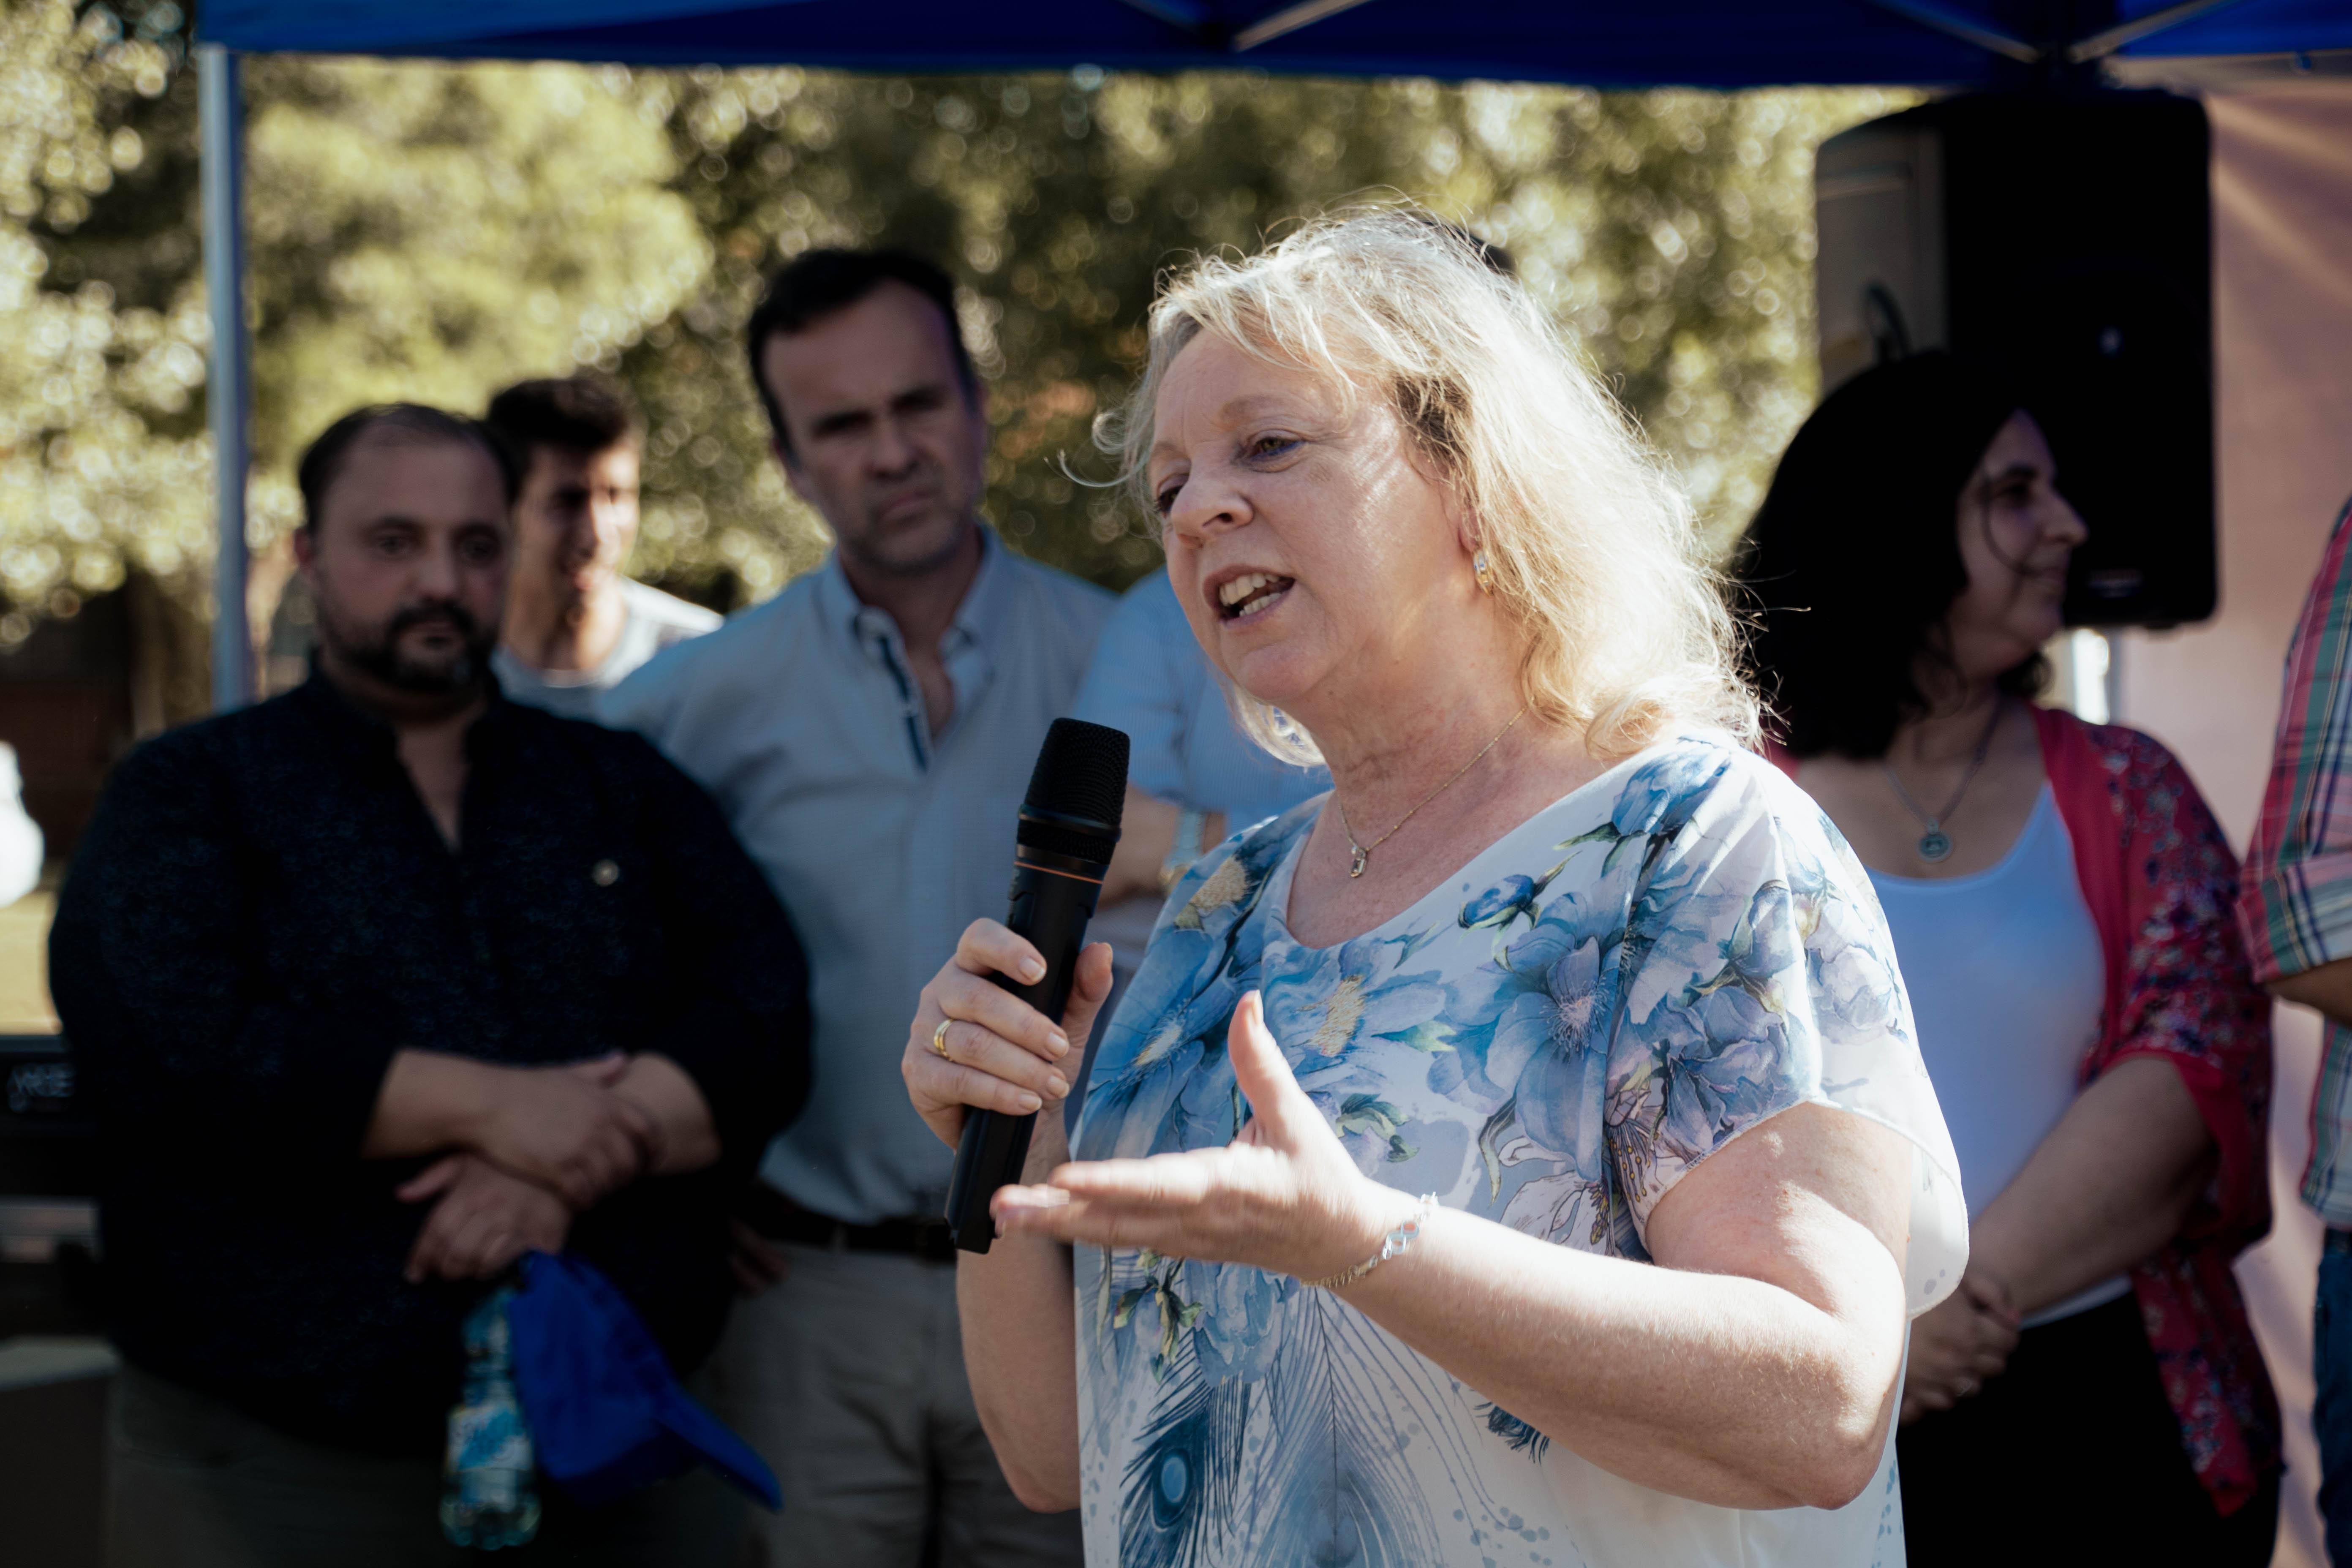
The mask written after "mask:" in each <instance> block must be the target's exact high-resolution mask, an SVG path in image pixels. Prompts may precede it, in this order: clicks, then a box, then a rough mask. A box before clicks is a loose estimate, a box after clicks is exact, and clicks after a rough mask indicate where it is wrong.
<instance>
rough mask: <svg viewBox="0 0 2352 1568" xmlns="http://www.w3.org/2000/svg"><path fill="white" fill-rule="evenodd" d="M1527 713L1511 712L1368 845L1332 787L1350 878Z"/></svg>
mask: <svg viewBox="0 0 2352 1568" xmlns="http://www.w3.org/2000/svg"><path fill="white" fill-rule="evenodd" d="M1527 716H1528V710H1527V709H1526V707H1525V706H1524V705H1522V706H1521V707H1520V709H1519V710H1518V711H1517V712H1516V713H1514V714H1512V715H1511V723H1510V724H1506V725H1504V726H1503V727H1502V728H1501V729H1499V730H1497V731H1495V738H1494V740H1492V741H1489V742H1486V744H1485V745H1483V746H1481V747H1479V748H1478V756H1477V757H1473V758H1471V759H1470V760H1469V761H1468V762H1466V763H1463V764H1462V765H1461V766H1460V767H1458V768H1456V769H1454V777H1453V778H1450V779H1447V780H1446V781H1445V782H1444V784H1439V785H1438V786H1437V787H1436V788H1435V789H1433V790H1431V791H1430V792H1429V793H1428V794H1427V795H1423V796H1422V797H1421V805H1416V806H1414V807H1413V808H1412V811H1408V812H1406V813H1405V814H1404V815H1403V816H1400V817H1398V818H1397V825H1396V826H1395V827H1391V828H1390V829H1389V830H1388V831H1387V832H1386V833H1383V834H1381V836H1380V837H1378V838H1375V839H1373V840H1372V841H1371V842H1370V844H1359V843H1357V842H1356V830H1355V829H1354V828H1352V827H1350V826H1348V807H1347V805H1346V804H1345V803H1344V802H1342V801H1341V800H1340V799H1339V791H1338V790H1336V789H1335V790H1333V791H1332V792H1331V804H1332V805H1334V806H1336V807H1338V808H1339V831H1340V832H1342V833H1345V834H1346V835H1347V836H1348V854H1349V861H1348V875H1349V878H1350V879H1353V878H1356V877H1360V876H1362V875H1363V874H1364V868H1365V867H1366V866H1368V865H1370V864H1371V859H1372V851H1373V850H1375V849H1378V848H1379V847H1381V845H1383V844H1386V843H1387V842H1388V841H1389V840H1390V839H1391V838H1394V837H1396V836H1397V832H1398V829H1399V828H1402V827H1403V826H1404V825H1405V824H1406V823H1408V822H1411V821H1412V817H1413V812H1417V811H1419V810H1420V809H1421V806H1422V805H1428V804H1429V803H1430V802H1431V801H1433V800H1435V799H1436V798H1437V797H1438V796H1439V795H1444V793H1445V792H1446V791H1447V790H1449V789H1452V788H1453V787H1454V784H1456V783H1457V782H1459V781H1460V779H1461V777H1462V775H1463V774H1464V773H1468V772H1469V771H1470V770H1471V769H1472V768H1475V767H1476V766H1477V765H1478V758H1479V757H1483V756H1485V755H1486V753H1487V752H1491V751H1493V750H1494V749H1495V747H1496V745H1497V744H1498V743H1500V742H1501V741H1502V739H1503V737H1504V736H1506V735H1507V734H1509V733H1510V732H1511V724H1516V723H1517V722H1518V721H1520V720H1522V719H1524V718H1526V717H1527Z"/></svg>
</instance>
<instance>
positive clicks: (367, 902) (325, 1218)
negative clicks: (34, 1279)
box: [50, 405, 808, 1568]
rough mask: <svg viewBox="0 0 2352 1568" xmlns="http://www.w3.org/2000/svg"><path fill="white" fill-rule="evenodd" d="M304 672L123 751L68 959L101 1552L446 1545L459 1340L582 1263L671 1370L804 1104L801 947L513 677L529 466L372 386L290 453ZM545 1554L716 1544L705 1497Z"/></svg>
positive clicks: (648, 757)
mask: <svg viewBox="0 0 2352 1568" xmlns="http://www.w3.org/2000/svg"><path fill="white" fill-rule="evenodd" d="M300 479H301V487H302V493H303V500H304V505H305V514H306V515H305V521H304V526H303V529H302V531H301V532H300V533H299V535H298V536H297V539H296V551H297V555H298V557H299V562H300V565H301V569H302V574H303V576H304V578H305V580H306V582H307V583H308V584H309V585H310V589H311V592H312V593H313V595H315V597H316V601H317V605H318V610H319V626H320V653H319V658H318V663H317V667H316V668H315V670H314V672H313V674H312V676H311V678H310V681H309V682H308V683H307V684H306V685H304V686H303V687H301V688H300V689H298V690H295V691H293V692H290V693H289V694H287V695H286V696H283V697H280V698H278V699H275V700H271V701H268V702H266V703H263V704H261V705H260V706H258V707H256V708H251V709H247V710H243V711H240V712H236V713H232V714H228V715H226V716H224V717H219V718H215V719H211V720H208V721H204V722H202V723H198V724H194V725H191V726H188V727H187V728H185V729H182V730H178V731H173V732H172V733H170V734H167V735H164V736H163V737H161V738H159V739H158V740H155V741H153V742H150V743H148V744H147V745H145V746H142V748H140V749H139V750H138V751H137V752H133V753H132V754H131V756H130V757H129V758H128V759H126V760H125V761H124V762H123V763H122V764H121V767H120V768H119V769H118V770H117V772H116V773H115V776H114V778H113V780H112V781H111V783H110V784H109V786H108V789H107V793H106V796H105V799H104V801H103V802H102V804H101V805H100V809H99V813H98V816H97V817H96V820H95V821H94V823H93V825H92V826H91V828H90V831H89V836H88V837H87V838H86V839H85V840H84V841H83V845H82V847H81V849H80V851H79V854H78V856H77V857H76V858H75V861H74V864H73V868H72V872H71V875H70V877H69V878H68V880H67V883H66V887H65V890H64V893H63V895H62V897H61V899H60V900H59V906H58V919H57V923H56V926H55V929H54V931H53V933H52V935H51V939H50V973H51V984H52V988H53V990H54V992H55V994H56V997H57V1003H58V1013H59V1015H60V1016H61V1017H62V1018H63V1020H64V1023H65V1026H66V1029H67V1033H68V1036H69V1037H71V1039H72V1040H73V1042H74V1047H75V1050H76V1053H77V1057H78V1059H79V1062H80V1063H81V1064H82V1067H83V1070H84V1072H85V1073H86V1075H87V1080H88V1082H89V1086H90V1088H91V1089H92V1091H93V1093H94V1095H95V1097H96V1100H97V1104H98V1107H99V1115H100V1125H101V1131H102V1134H103V1138H104V1142H105V1157H106V1170H107V1177H106V1186H105V1191H104V1192H103V1194H101V1195H102V1207H101V1214H102V1226H103V1241H104V1246H105V1251H106V1256H107V1260H108V1262H107V1266H108V1273H109V1277H110V1285H109V1291H108V1294H109V1300H110V1315H111V1318H112V1329H113V1332H114V1336H115V1339H116V1342H117V1343H118V1344H119V1345H120V1347H121V1351H122V1353H123V1356H124V1358H125V1361H126V1363H127V1365H126V1366H125V1368H124V1370H123V1373H122V1374H121V1378H120V1379H119V1380H118V1388H117V1392H116V1405H115V1409H114V1412H113V1427H112V1447H111V1476H110V1494H111V1495H110V1500H109V1533H110V1561H112V1562H113V1563H118V1564H130V1563H138V1564H148V1563H153V1564H167V1563H168V1564H175V1565H176V1564H188V1565H207V1568H208V1565H210V1564H214V1563H221V1564H227V1563H236V1564H267V1565H271V1568H275V1565H278V1564H288V1565H291V1564H297V1563H300V1564H310V1563H320V1564H327V1563H333V1564H337V1565H339V1568H340V1565H343V1564H358V1563H383V1564H387V1565H391V1564H406V1563H442V1562H446V1561H450V1560H452V1552H451V1551H450V1549H449V1548H447V1547H446V1546H445V1545H444V1544H443V1543H442V1542H441V1540H440V1531H439V1525H438V1521H437V1517H436V1507H437V1502H438V1496H439V1489H440V1479H439V1464H438V1452H439V1445H440V1440H441V1432H442V1423H443V1420H444V1418H445V1416H446V1412H447V1410H448V1408H449V1406H450V1405H451V1404H452V1403H453V1402H454V1401H455V1400H456V1399H457V1395H458V1393H459V1384H460V1378H461V1374H462V1371H463V1365H464V1352H463V1350H462V1347H461V1342H460V1325H461V1323H462V1321H463V1320H464V1318H465V1316H466V1315H467V1312H468V1311H469V1310H471V1308H472V1307H473V1306H474V1305H475V1304H476V1303H477V1302H478V1301H479V1300H481V1299H482V1297H483V1295H484V1294H485V1292H486V1291H487V1290H488V1289H491V1282H492V1280H493V1279H495V1277H497V1276H499V1274H500V1273H501V1272H502V1271H504V1270H505V1269H507V1268H509V1265H511V1264H512V1263H513V1262H514V1261H515V1259H516V1258H519V1257H520V1255H521V1254H522V1253H523V1252H524V1251H526V1250H528V1249H530V1248H533V1247H538V1248H544V1249H548V1250H556V1249H560V1248H563V1247H567V1246H568V1247H570V1248H571V1249H572V1251H574V1252H575V1253H576V1254H578V1255H579V1256H581V1257H583V1258H586V1259H587V1260H589V1261H590V1262H592V1263H593V1264H594V1265H595V1266H597V1267H598V1268H601V1269H603V1270H604V1272H605V1274H606V1275H607V1276H608V1277H610V1278H611V1279H612V1280H613V1281H614V1285H615V1286H616V1287H617V1288H618V1289H620V1291H621V1292H622V1294H623V1295H624V1296H625V1297H626V1298H627V1299H628V1300H630V1301H631V1303H632V1304H633V1305H634V1306H635V1308H636V1310H637V1311H638V1313H639V1314H640V1315H641V1316H642V1317H643V1318H644V1319H645V1321H646V1325H647V1327H648V1328H649V1329H650V1330H651V1331H652V1332H653V1333H654V1335H655V1337H656V1340H657V1341H658V1342H660V1344H661V1346H662V1348H663V1350H664V1351H665V1352H666V1353H667V1357H668V1359H669V1361H670V1363H671V1366H672V1369H673V1370H674V1371H675V1372H676V1373H678V1374H679V1375H681V1376H684V1375H687V1374H688V1373H691V1372H692V1371H693V1369H694V1368H695V1367H696V1365H697V1364H698V1363H699V1362H700V1361H701V1360H702V1359H703V1358H704V1357H705V1356H706V1355H707V1354H708V1353H709V1349H710V1347H711V1345H712V1344H713V1342H715V1341H716V1339H717V1337H718V1334H719V1329H720V1328H721V1326H722V1324H723V1321H724V1318H725V1315H726V1310H727V1303H728V1300H729V1295H730V1275H729V1271H728V1264H727V1257H728V1233H727V1214H728V1207H729V1200H730V1195H731V1194H732V1192H733V1191H735V1190H736V1189H737V1188H740V1186H741V1185H742V1184H743V1183H744V1182H745V1181H746V1180H747V1179H748V1177H749V1174H750V1173H751V1169H752V1168H753V1166H754V1164H755V1163H756V1162H757V1161H758V1159H759V1156H760V1153H761V1150H762V1148H763V1147H764V1146H765V1145H766V1143H767V1142H768V1140H769V1138H770V1136H771V1135H772V1133H773V1132H774V1131H775V1130H776V1129H777V1128H778V1127H779V1126H780V1125H782V1123H783V1122H784V1121H787V1120H788V1119H789V1118H790V1116H791V1115H792V1114H793V1112H794V1111H796V1110H798V1108H799V1106H800V1103H801V1101H802V1100H803V1098H804V1096H805V1093H806V1088H807V1036H808V1009H807V1002H806V996H805V984H804V981H805V974H804V972H803V964H802V959H801V952H800V948H799V946H798V944H797V942H795V941H794V939H793V932H792V930H791V928H790V925H789V924H788V922H787V921H786V919H785V916H784V913H783V910H782V908H781V906H780V905H779V904H778V903H777V901H776V899H775V896H774V895H773V894H772V892H770V890H769V889H768V886H767V884H766V882H765V881H764V880H763V879H762V878H761V875H760V873H759V871H758V870H757V869H756V868H754V867H753V866H752V864H751V861H750V860H749V859H748V858H746V857H745V855H744V854H743V851H742V850H741V848H740V847H739V846H738V845H737V843H736V841H735V839H734V837H733V836H732V835H731V833H730V831H729V829H728V827H727V825H726V823H725V822H724V821H723V819H722V818H721V817H720V816H719V812H718V810H717V808H716V807H715V806H714V805H712V803H711V802H710V800H709V797H708V796H707V795H704V794H703V792H702V791H701V790H700V788H699V787H698V786H697V785H696V784H693V783H692V782H691V781H689V780H688V778H687V777H686V776H685V775H684V774H683V773H679V772H678V771H677V769H676V768H675V767H673V766H672V765H671V764H670V763H667V762H666V761H664V760H663V759H662V758H661V757H660V756H659V755H658V754H657V753H656V752H655V751H654V750H653V748H652V747H650V746H648V745H647V744H646V743H645V742H643V741H641V740H639V739H637V738H636V737H635V736H634V735H622V734H617V733H614V732H613V731H607V730H604V729H600V728H598V727H596V726H594V725H591V724H585V723H581V722H577V721H571V720H565V719H559V718H555V717H553V716H551V715H549V714H546V713H543V712H541V711H539V710H535V709H530V708H524V707H520V706H519V705H516V704H513V703H510V702H508V701H507V700H504V699H503V698H502V697H501V696H500V695H499V690H498V687H497V683H496V681H495V679H492V678H491V676H490V675H489V673H488V658H489V655H490V652H491V648H492V647H493V645H494V641H495V638H496V636H497V628H498V626H499V607H500V599H501V596H502V595H503V592H504V587H505V574H506V561H507V552H508V539H509V533H508V510H509V506H510V505H511V503H512V500H513V493H514V478H513V468H512V466H511V463H510V461H509V459H508V458H506V457H505V455H504V454H502V453H501V452H500V451H499V449H498V448H497V447H495V446H494V445H493V443H492V442H491V441H490V440H489V439H488V437H486V436H485V434H484V433H483V432H482V430H481V428H480V427H479V426H477V425H475V424H474V423H473V422H471V421H469V420H465V419H461V418H459V417H457V416H451V415H446V414H443V413H440V412H438V411H436V410H432V409H426V408H421V407H416V406H413V405H394V406H391V407H385V408H375V409H363V410H361V411H360V412H358V413H356V414H354V415H352V416H347V417H346V418H345V419H343V420H342V421H341V422H339V423H338V424H337V425H335V426H332V427H331V428H330V429H329V430H328V431H327V433H326V434H325V435H324V436H322V437H320V439H319V441H318V443H317V444H316V445H315V446H314V447H312V448H311V450H310V452H309V453H308V454H307V455H306V456H305V458H304V459H303V462H302V466H301V474H300ZM548 1507H549V1512H548V1515H547V1521H546V1523H545V1525H544V1527H543V1528H542V1531H541V1540H540V1542H538V1543H537V1544H535V1545H533V1546H531V1547H529V1548H525V1549H523V1550H522V1552H520V1553H519V1554H510V1555H515V1556H517V1557H518V1560H519V1561H520V1562H523V1563H529V1562H535V1561H536V1562H565V1563H572V1562H580V1563H587V1562H597V1563H607V1562H609V1563H663V1564H689V1563H706V1562H707V1563H725V1562H727V1561H728V1560H729V1558H730V1555H731V1552H732V1546H733V1538H734V1536H735V1535H736V1534H737V1533H738V1532H739V1531H740V1525H741V1516H740V1513H739V1512H737V1511H735V1510H733V1509H732V1508H731V1506H730V1504H729V1503H728V1501H727V1500H725V1499H724V1498H723V1497H721V1496H720V1495H719V1494H718V1493H717V1492H716V1491H715V1490H714V1489H708V1488H707V1487H705V1486H703V1485H702V1484H700V1483H666V1484H665V1485H663V1486H660V1487H656V1488H653V1489H648V1490H646V1491H645V1492H641V1493H639V1494H637V1495H636V1496H635V1498H633V1499H630V1500H625V1501H624V1502H622V1503H620V1504H617V1505H614V1506H613V1507H612V1508H610V1509H607V1510H601V1511H600V1512H599V1513H597V1514H595V1515H583V1514H579V1513H576V1512H572V1511H569V1510H565V1509H564V1507H563V1506H562V1500H561V1499H560V1498H550V1499H549V1500H548Z"/></svg>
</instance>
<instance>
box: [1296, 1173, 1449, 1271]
mask: <svg viewBox="0 0 2352 1568" xmlns="http://www.w3.org/2000/svg"><path fill="white" fill-rule="evenodd" d="M1436 1212H1437V1194H1435V1193H1423V1194H1421V1206H1420V1207H1419V1208H1417V1209H1415V1210H1414V1211H1413V1215H1412V1218H1411V1219H1409V1220H1407V1221H1405V1222H1404V1223H1403V1224H1402V1225H1401V1226H1397V1227H1396V1228H1395V1229H1394V1230H1392V1231H1391V1232H1389V1233H1388V1235H1387V1236H1385V1237H1382V1238H1381V1249H1380V1250H1379V1251H1378V1252H1376V1253H1374V1254H1372V1256H1371V1257H1370V1258H1365V1259H1364V1260H1363V1261H1362V1262H1361V1263H1359V1264H1357V1265H1356V1266H1355V1267H1354V1268H1343V1269H1341V1270H1340V1271H1339V1273H1337V1274H1333V1275H1329V1276H1328V1277H1326V1278H1324V1279H1302V1280H1300V1281H1299V1283H1300V1284H1302V1285H1305V1286H1306V1287H1307V1289H1311V1290H1337V1289H1340V1288H1341V1287H1342V1286H1347V1285H1353V1284H1354V1283H1355V1282H1356V1281H1357V1280H1359V1279H1362V1278H1363V1277H1364V1276H1365V1275H1367V1274H1370V1272H1371V1271H1372V1270H1373V1269H1375V1268H1379V1267H1380V1266H1381V1264H1383V1263H1386V1262H1387V1261H1388V1260H1389V1259H1390V1258H1394V1257H1395V1256H1396V1255H1397V1254H1399V1253H1401V1252H1402V1251H1403V1250H1404V1249H1405V1248H1406V1247H1411V1246H1412V1244H1413V1239H1414V1238H1415V1237H1418V1236H1420V1235H1421V1226H1422V1223H1423V1221H1424V1220H1426V1219H1428V1218H1429V1216H1430V1215H1433V1214H1435V1213H1436Z"/></svg>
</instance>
